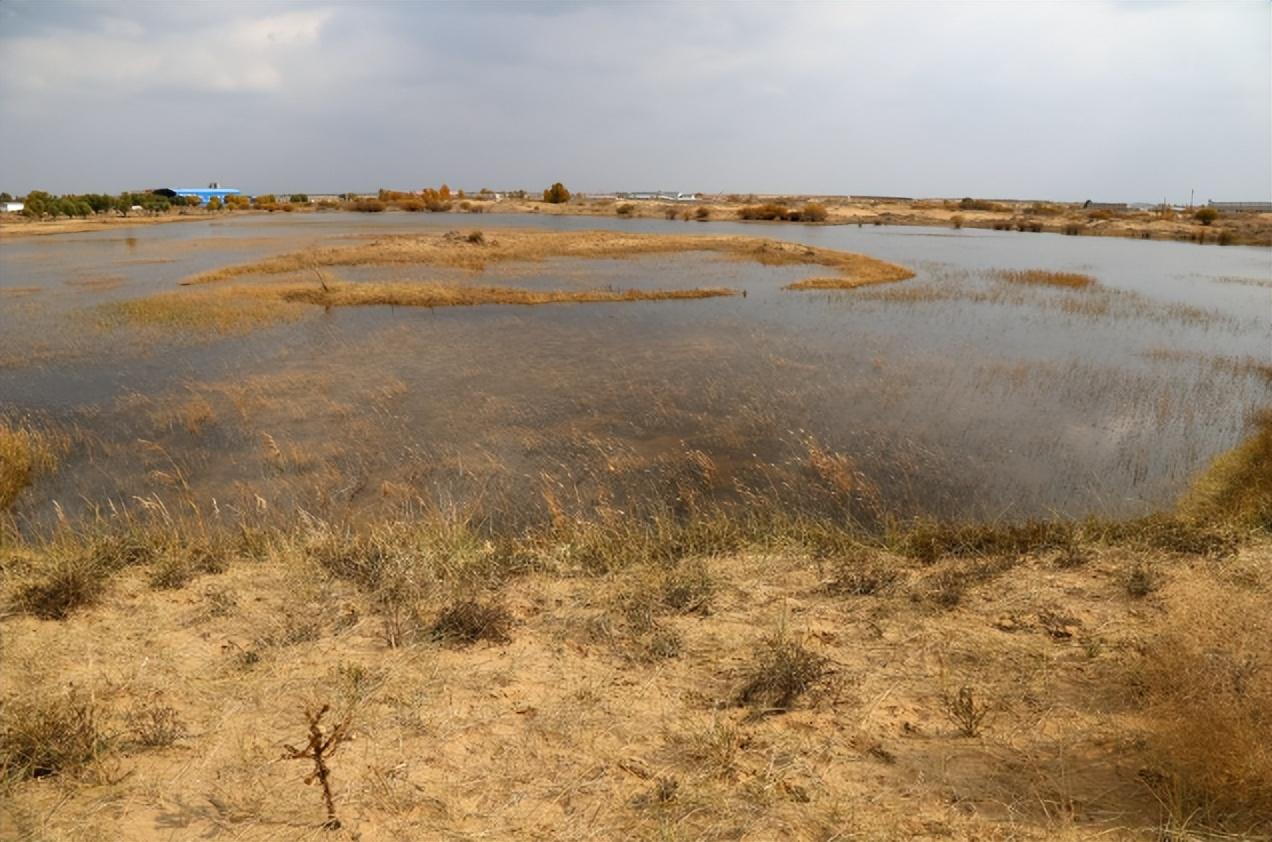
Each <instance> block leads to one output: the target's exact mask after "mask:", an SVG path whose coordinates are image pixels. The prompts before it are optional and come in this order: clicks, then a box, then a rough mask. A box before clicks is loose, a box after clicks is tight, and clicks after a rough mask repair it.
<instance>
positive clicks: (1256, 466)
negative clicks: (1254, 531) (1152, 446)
mask: <svg viewBox="0 0 1272 842" xmlns="http://www.w3.org/2000/svg"><path fill="white" fill-rule="evenodd" d="M1182 508H1183V510H1184V511H1185V512H1187V513H1188V514H1190V515H1192V516H1193V517H1195V518H1197V519H1200V520H1201V521H1210V522H1213V521H1227V522H1231V523H1235V524H1238V525H1240V526H1245V527H1254V528H1258V529H1262V530H1265V531H1272V412H1267V411H1265V412H1263V413H1261V414H1260V415H1259V416H1258V417H1257V418H1256V419H1255V421H1254V432H1253V433H1252V434H1251V435H1250V436H1249V437H1248V438H1247V439H1246V440H1245V441H1243V442H1242V443H1241V444H1240V445H1238V446H1237V447H1236V448H1234V449H1233V450H1230V451H1228V452H1227V453H1224V454H1222V455H1220V456H1219V457H1217V458H1216V459H1215V460H1214V462H1212V463H1211V465H1210V467H1209V468H1208V469H1207V470H1206V471H1205V472H1203V473H1202V475H1201V476H1199V477H1198V478H1197V479H1196V480H1195V481H1194V482H1193V484H1192V486H1191V487H1190V489H1189V491H1188V492H1187V494H1186V495H1185V496H1184V499H1183V502H1182Z"/></svg>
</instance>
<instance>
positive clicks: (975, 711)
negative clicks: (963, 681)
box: [941, 685, 992, 737]
mask: <svg viewBox="0 0 1272 842" xmlns="http://www.w3.org/2000/svg"><path fill="white" fill-rule="evenodd" d="M941 704H942V706H943V707H944V708H945V715H946V716H947V717H949V720H950V722H953V723H954V724H955V725H957V726H958V730H959V733H960V734H962V735H963V736H964V737H975V736H977V735H978V734H980V730H981V726H982V725H984V724H985V719H986V718H987V717H988V716H989V714H990V711H991V710H992V708H991V706H990V705H988V704H986V703H984V702H978V701H977V700H976V694H975V692H974V691H973V690H972V688H971V687H968V686H967V685H963V686H962V687H960V688H959V691H958V694H957V695H954V696H950V695H948V694H947V695H946V696H945V697H944V698H943V699H942V700H941Z"/></svg>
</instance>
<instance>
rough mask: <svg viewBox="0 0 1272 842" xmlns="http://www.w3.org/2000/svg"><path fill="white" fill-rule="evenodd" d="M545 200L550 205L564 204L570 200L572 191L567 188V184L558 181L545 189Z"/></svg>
mask: <svg viewBox="0 0 1272 842" xmlns="http://www.w3.org/2000/svg"><path fill="white" fill-rule="evenodd" d="M543 201H545V202H547V203H548V204H550V205H563V204H565V203H566V202H568V201H570V191H569V190H566V189H565V185H564V184H562V183H561V182H559V181H558V182H557V183H556V184H553V185H552V186H551V187H549V188H548V189H547V190H544V191H543Z"/></svg>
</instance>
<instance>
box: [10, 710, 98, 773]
mask: <svg viewBox="0 0 1272 842" xmlns="http://www.w3.org/2000/svg"><path fill="white" fill-rule="evenodd" d="M106 745H107V738H106V736H105V735H104V734H103V733H102V730H101V712H100V711H99V710H98V708H97V706H96V704H95V703H94V702H93V701H92V699H89V698H86V697H85V696H84V695H83V694H81V693H79V692H78V691H72V692H70V693H68V694H65V695H58V696H33V697H31V698H28V699H23V700H6V701H5V702H4V703H3V704H0V775H2V776H3V777H6V778H8V777H33V778H43V777H48V776H49V775H61V774H75V773H76V772H80V771H82V770H83V769H84V768H85V767H87V766H88V765H89V764H90V763H92V762H93V761H94V760H96V759H97V757H98V756H99V755H100V754H101V753H102V751H104V750H105V748H106Z"/></svg>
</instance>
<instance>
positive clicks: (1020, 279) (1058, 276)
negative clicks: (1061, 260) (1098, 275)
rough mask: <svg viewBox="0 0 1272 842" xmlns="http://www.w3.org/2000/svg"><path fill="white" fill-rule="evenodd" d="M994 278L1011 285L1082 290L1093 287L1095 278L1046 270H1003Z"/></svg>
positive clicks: (1075, 273)
mask: <svg viewBox="0 0 1272 842" xmlns="http://www.w3.org/2000/svg"><path fill="white" fill-rule="evenodd" d="M994 277H996V278H998V279H999V280H1001V281H1007V282H1008V283H1011V284H1034V285H1042V286H1052V287H1068V288H1070V289H1083V288H1086V287H1091V286H1095V283H1096V281H1095V278H1093V277H1091V276H1090V275H1084V274H1082V273H1080V272H1052V271H1049V270H1046V269H1003V270H1000V271H997V272H994Z"/></svg>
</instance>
